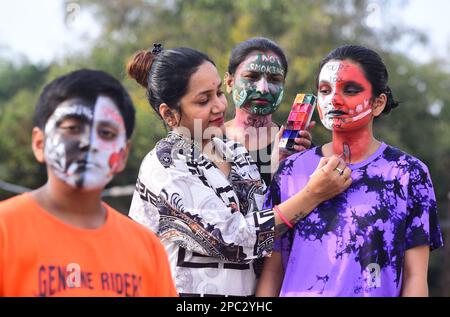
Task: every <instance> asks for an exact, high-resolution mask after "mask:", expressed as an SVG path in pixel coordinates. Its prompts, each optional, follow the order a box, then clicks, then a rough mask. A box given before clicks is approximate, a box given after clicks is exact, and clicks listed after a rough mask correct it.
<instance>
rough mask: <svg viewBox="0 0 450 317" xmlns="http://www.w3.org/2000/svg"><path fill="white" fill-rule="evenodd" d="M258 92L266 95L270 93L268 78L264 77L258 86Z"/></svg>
mask: <svg viewBox="0 0 450 317" xmlns="http://www.w3.org/2000/svg"><path fill="white" fill-rule="evenodd" d="M256 91H257V92H259V93H261V94H265V93H267V92H268V91H269V85H268V84H267V80H266V78H265V77H264V76H263V77H261V79H260V80H259V81H258V83H257V84H256Z"/></svg>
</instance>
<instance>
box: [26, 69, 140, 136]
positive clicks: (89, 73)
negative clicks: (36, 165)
mask: <svg viewBox="0 0 450 317" xmlns="http://www.w3.org/2000/svg"><path fill="white" fill-rule="evenodd" d="M99 95H105V96H108V97H110V98H111V99H112V100H113V101H114V102H115V104H116V105H117V107H118V108H119V111H120V113H121V114H122V117H123V121H124V123H125V129H126V134H127V138H128V139H130V137H131V135H132V134H133V130H134V123H135V108H134V105H133V101H132V100H131V98H130V95H129V94H128V92H127V91H126V90H125V88H124V87H123V86H122V84H121V83H120V82H119V81H118V80H117V79H115V78H114V77H112V76H111V75H109V74H108V73H105V72H103V71H98V70H90V69H80V70H77V71H74V72H71V73H68V74H66V75H63V76H60V77H58V78H56V79H55V80H53V81H52V82H51V83H49V84H48V85H46V86H45V87H44V89H43V91H42V93H41V95H40V97H39V100H38V102H37V105H36V108H35V112H34V117H33V120H34V125H35V126H37V127H39V128H40V129H42V130H44V128H45V124H46V123H47V120H48V119H49V118H50V116H51V115H52V114H53V112H54V111H55V110H56V108H57V107H58V106H59V105H60V104H61V103H62V102H63V101H65V100H67V99H71V98H81V99H83V100H86V101H87V102H91V103H93V104H94V103H95V102H96V100H97V98H98V96H99Z"/></svg>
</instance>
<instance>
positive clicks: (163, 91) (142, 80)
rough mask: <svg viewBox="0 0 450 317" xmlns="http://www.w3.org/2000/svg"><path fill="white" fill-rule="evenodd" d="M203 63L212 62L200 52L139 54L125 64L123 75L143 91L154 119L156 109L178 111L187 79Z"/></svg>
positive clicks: (186, 50)
mask: <svg viewBox="0 0 450 317" xmlns="http://www.w3.org/2000/svg"><path fill="white" fill-rule="evenodd" d="M204 62H210V63H211V64H213V65H214V66H215V64H214V62H213V61H212V60H211V59H210V58H209V57H208V55H206V54H205V53H202V52H200V51H197V50H194V49H192V48H187V47H180V48H174V49H163V50H160V51H156V52H155V51H154V50H153V51H150V50H148V51H139V52H137V53H136V54H135V55H134V56H133V57H132V58H131V59H130V61H129V62H128V65H127V72H128V75H129V76H130V77H132V78H133V79H134V80H136V82H138V83H139V84H140V85H141V86H142V87H144V88H145V89H146V90H147V98H148V101H149V103H150V105H151V107H152V108H153V109H154V110H155V111H156V113H157V114H158V115H160V113H159V106H160V105H161V104H162V103H166V104H167V105H168V106H169V108H171V109H174V110H177V111H180V103H179V102H180V99H181V98H182V97H183V96H184V95H185V94H186V93H187V89H188V85H189V79H190V78H191V76H192V74H194V73H195V72H196V71H197V69H198V68H199V66H200V65H201V64H203V63H204Z"/></svg>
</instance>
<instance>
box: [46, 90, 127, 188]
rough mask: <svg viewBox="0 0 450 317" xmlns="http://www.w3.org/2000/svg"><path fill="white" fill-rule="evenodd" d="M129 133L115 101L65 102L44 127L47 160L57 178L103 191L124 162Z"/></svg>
mask: <svg viewBox="0 0 450 317" xmlns="http://www.w3.org/2000/svg"><path fill="white" fill-rule="evenodd" d="M126 143H127V137H126V130H125V124H124V121H123V118H122V115H121V113H120V111H119V110H118V108H117V106H116V104H115V103H114V101H113V100H112V99H111V98H109V97H106V96H99V97H98V98H97V100H96V103H95V105H93V106H92V105H89V103H88V102H86V101H83V100H81V99H70V100H66V101H64V102H63V103H62V104H61V105H59V106H58V108H57V109H56V110H55V112H54V113H53V114H52V116H51V117H50V118H49V119H48V121H47V124H46V125H45V150H44V156H45V160H46V162H47V164H48V165H49V167H50V168H51V169H52V171H53V172H54V174H55V175H56V176H57V177H58V178H59V179H61V180H62V181H64V182H65V183H66V184H68V185H70V186H72V187H75V188H80V189H85V190H93V189H102V188H104V187H105V186H106V184H108V183H109V181H111V179H112V177H113V175H114V174H115V173H117V169H118V168H119V166H120V163H121V162H122V161H123V160H124V159H125V150H126Z"/></svg>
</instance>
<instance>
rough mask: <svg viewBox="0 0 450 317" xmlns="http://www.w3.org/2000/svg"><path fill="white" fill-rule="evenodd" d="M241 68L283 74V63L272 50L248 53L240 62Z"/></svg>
mask: <svg viewBox="0 0 450 317" xmlns="http://www.w3.org/2000/svg"><path fill="white" fill-rule="evenodd" d="M242 70H243V71H253V72H259V73H267V74H280V75H283V76H284V68H283V64H282V63H281V60H280V58H279V57H278V55H276V54H275V53H273V52H268V53H263V52H255V53H252V54H250V55H248V56H247V57H246V59H245V60H244V62H243V63H242Z"/></svg>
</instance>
